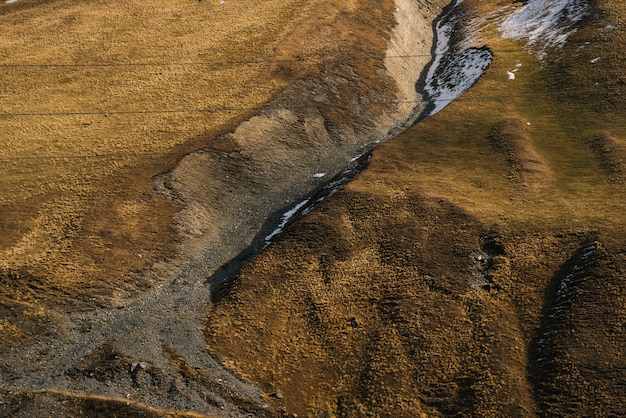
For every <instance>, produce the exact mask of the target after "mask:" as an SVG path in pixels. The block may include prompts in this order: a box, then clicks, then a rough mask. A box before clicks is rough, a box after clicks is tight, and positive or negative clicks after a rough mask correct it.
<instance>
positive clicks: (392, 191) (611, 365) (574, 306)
mask: <svg viewBox="0 0 626 418" xmlns="http://www.w3.org/2000/svg"><path fill="white" fill-rule="evenodd" d="M457 13H459V16H460V19H462V21H463V22H464V25H465V28H466V30H467V32H469V34H470V35H469V36H467V37H462V38H461V40H459V41H458V42H460V43H461V45H462V46H464V47H466V46H475V47H482V46H486V47H488V48H489V49H490V50H491V51H492V52H493V54H494V57H493V61H492V63H491V65H490V67H489V68H488V69H487V71H486V73H485V74H484V75H483V76H482V78H481V79H480V81H479V82H478V83H477V84H476V85H475V86H474V87H473V88H472V89H470V90H469V91H468V92H466V93H465V94H464V95H463V96H461V97H460V98H459V99H457V100H456V101H454V102H453V103H451V104H450V105H448V106H447V107H446V108H445V109H443V110H442V111H440V113H438V114H436V115H435V116H433V117H431V118H429V119H427V120H425V121H422V122H420V123H419V124H418V125H416V126H414V127H413V128H412V129H410V130H409V131H407V132H405V133H403V134H402V135H399V136H398V137H396V138H394V139H392V140H389V141H387V142H386V143H384V144H382V145H381V146H379V147H378V148H377V149H376V150H375V151H374V152H373V157H372V160H371V162H370V165H369V167H368V169H367V170H366V171H365V172H364V173H363V174H362V175H361V176H360V177H358V178H357V179H356V180H355V181H353V182H352V183H350V184H349V185H348V186H346V187H345V188H344V189H343V190H342V191H340V192H338V193H336V194H335V195H334V196H332V197H331V198H329V199H327V200H326V201H325V202H323V203H321V204H320V206H319V207H318V208H317V209H316V210H315V211H313V212H312V213H310V214H309V215H307V216H306V217H305V218H303V219H301V220H300V221H298V222H296V223H294V224H293V225H292V226H291V227H290V228H289V229H288V230H287V232H286V234H285V235H284V236H283V237H281V238H280V239H279V240H278V241H277V242H276V243H274V244H273V245H272V246H270V247H268V248H267V250H266V251H264V252H263V253H262V254H260V255H258V256H257V257H255V258H254V259H253V260H252V261H251V262H250V263H249V264H247V265H246V266H244V267H243V268H242V269H241V271H239V272H238V273H237V274H236V275H235V276H234V277H233V279H232V280H231V282H232V283H233V284H232V286H231V287H230V288H229V289H228V290H225V291H224V294H223V297H222V298H221V299H220V300H219V301H218V302H217V303H215V304H213V305H211V306H210V307H209V308H208V317H207V325H206V335H207V341H208V346H209V349H210V350H211V351H213V352H215V353H217V354H218V355H219V356H220V358H221V359H222V361H223V362H224V363H225V364H226V365H227V366H229V367H232V368H233V369H235V370H237V371H238V372H239V373H241V374H242V375H244V376H247V377H249V378H251V379H252V380H254V381H258V382H259V383H260V384H261V385H262V387H264V388H266V390H268V391H276V392H280V393H282V394H284V398H282V399H280V400H275V403H276V404H280V405H283V406H284V407H285V408H286V410H287V411H288V412H294V413H297V414H298V415H301V414H304V415H307V414H308V415H310V416H335V415H336V416H406V417H414V416H420V414H422V415H423V416H452V415H454V416H616V415H623V414H624V413H626V410H625V408H626V405H624V402H623V399H624V398H625V396H626V392H625V388H624V385H623V384H622V383H623V382H624V381H625V380H626V375H625V374H624V373H625V372H624V371H625V370H626V369H625V368H624V366H625V365H624V360H623V356H622V353H623V350H624V344H623V341H625V338H624V337H626V334H625V330H624V327H623V324H624V318H625V317H626V309H625V306H626V305H624V300H625V299H624V298H625V295H624V293H623V289H624V283H625V282H624V280H625V277H624V273H623V272H624V268H625V267H626V264H625V263H626V259H625V258H624V244H625V241H624V237H625V236H626V235H625V232H626V215H625V213H626V212H624V201H625V200H624V198H625V197H626V196H625V192H624V186H623V184H622V182H621V174H620V173H621V164H622V160H623V158H624V149H625V148H624V145H625V141H626V120H625V114H624V112H623V110H624V109H625V108H626V106H625V105H626V101H625V99H624V92H623V88H624V85H625V82H626V72H625V71H624V69H623V66H622V65H621V64H620V63H621V62H622V61H623V57H624V56H626V51H625V50H624V47H623V45H624V44H623V40H624V36H625V33H626V32H625V30H626V27H625V26H624V18H625V17H626V9H625V8H624V6H623V5H621V4H619V2H614V1H597V2H590V3H587V2H582V1H571V2H567V1H550V0H546V1H541V0H535V1H533V0H531V1H529V2H524V3H515V4H511V3H510V2H502V1H485V0H483V1H480V2H479V1H472V0H465V1H464V2H463V3H461V4H460V6H459V9H458V11H457ZM548 16H549V17H550V18H548ZM568 16H569V17H571V19H572V20H568ZM511 22H516V23H515V24H517V25H518V27H517V28H516V31H512V28H511V25H513V23H511ZM546 22H553V25H544V23H546ZM505 29H506V30H505ZM535 29H536V31H535ZM574 29H576V30H574ZM542 30H543V32H542ZM565 35H567V36H565ZM557 41H558V42H557Z"/></svg>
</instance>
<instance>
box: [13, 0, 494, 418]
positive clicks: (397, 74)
mask: <svg viewBox="0 0 626 418" xmlns="http://www.w3.org/2000/svg"><path fill="white" fill-rule="evenodd" d="M387 3H389V2H387ZM387 3H385V4H387ZM446 5H447V3H446V2H445V1H443V0H396V2H395V12H394V14H393V17H394V18H395V23H393V24H392V25H391V31H390V32H384V31H382V34H380V36H379V37H380V38H381V39H382V37H383V34H385V33H386V36H389V39H386V40H385V41H386V42H387V49H386V53H385V55H382V54H381V55H380V56H376V54H364V53H363V51H349V50H347V51H342V55H340V56H332V57H330V58H329V59H328V60H327V61H326V62H323V63H320V65H319V67H318V68H317V69H316V73H313V72H304V73H303V74H304V76H299V77H295V78H294V81H293V82H292V83H291V84H290V85H289V86H288V87H287V88H285V89H284V90H283V91H282V92H280V93H279V94H278V95H277V96H276V97H275V98H274V99H272V100H271V101H270V102H268V103H267V104H266V105H265V106H264V107H263V108H262V110H261V111H260V112H259V113H258V114H256V115H254V116H252V117H250V118H249V119H248V120H246V121H245V122H243V123H241V124H240V125H239V126H237V128H236V129H234V130H233V131H232V132H226V133H223V134H222V135H220V136H218V137H216V138H214V139H213V141H212V143H211V144H212V145H211V146H209V147H207V148H204V149H201V150H197V151H195V152H193V153H191V154H189V155H187V156H185V157H184V158H182V159H181V160H180V162H179V164H178V165H177V167H176V168H175V169H173V170H171V171H169V172H167V173H164V174H162V175H161V176H158V177H157V178H156V179H155V182H156V187H157V188H158V189H159V191H160V192H161V193H162V194H163V195H164V196H166V197H167V198H169V199H173V200H175V201H177V202H178V203H181V206H182V210H181V211H180V212H179V213H178V215H177V227H178V228H179V229H180V230H181V231H182V236H183V239H182V240H181V243H180V248H179V253H180V254H181V256H180V257H178V258H177V259H175V260H174V261H171V262H169V263H167V265H161V266H159V267H158V268H155V269H154V270H153V271H151V273H150V274H152V275H155V276H156V275H164V276H165V278H163V277H161V278H158V279H156V280H155V281H156V282H157V283H159V284H158V285H156V286H154V287H153V288H151V289H148V290H147V291H146V292H145V293H143V294H141V295H140V296H138V297H135V298H132V299H130V300H120V301H119V302H118V303H117V306H115V307H113V308H99V309H95V310H91V311H87V312H78V313H74V314H71V315H70V317H69V319H64V318H59V320H58V322H57V325H56V328H55V329H54V330H52V331H51V332H49V333H46V334H45V335H41V336H40V337H39V338H37V339H35V340H34V341H33V342H32V344H31V345H30V346H28V347H19V348H15V349H13V350H12V351H11V353H9V355H8V356H7V357H6V358H5V359H4V362H5V364H4V366H3V370H5V371H7V372H6V375H5V376H4V378H3V383H2V386H3V388H2V389H3V390H4V391H24V393H28V394H29V395H28V397H27V398H24V400H23V403H22V405H21V406H20V408H21V409H19V410H20V411H21V412H20V413H22V414H25V415H24V416H27V415H28V414H29V411H30V412H33V411H36V410H40V409H42V408H43V409H44V410H48V411H50V412H51V413H52V412H54V411H62V410H63V406H62V405H61V404H62V403H63V402H62V401H63V400H67V399H77V398H80V399H83V398H85V397H88V395H85V394H93V396H96V397H99V398H98V399H99V401H100V402H103V403H105V404H106V402H109V401H110V402H112V403H113V404H115V405H116V406H115V407H116V408H121V409H120V411H123V410H124V408H131V409H132V408H137V410H144V409H142V408H144V407H143V406H142V405H148V406H149V407H153V408H159V409H166V410H178V411H194V412H197V413H202V414H212V415H228V416H248V415H249V414H252V415H255V416H262V415H268V416H270V415H273V414H275V413H278V412H277V411H274V410H273V409H272V406H271V405H270V404H269V403H268V396H269V394H267V393H264V392H263V391H262V390H261V389H260V388H259V387H257V386H255V385H254V383H252V382H249V381H246V380H244V379H242V378H240V377H238V376H235V375H233V373H231V372H229V371H228V370H227V369H226V368H224V366H223V365H222V364H220V362H219V361H218V360H216V358H215V357H213V356H212V355H211V354H210V353H208V352H207V351H206V349H205V346H206V341H205V336H204V334H203V330H202V327H203V321H204V315H205V308H206V305H207V304H208V303H209V302H210V300H211V298H215V297H216V294H215V293H216V289H219V288H220V287H221V285H222V284H223V283H222V282H223V281H224V280H225V279H227V278H228V277H229V275H230V274H231V273H233V272H234V271H235V270H236V269H237V268H238V267H239V266H240V265H242V264H243V263H244V262H245V261H246V259H247V258H248V257H249V256H250V255H251V254H253V253H254V252H255V251H258V250H260V249H261V248H263V246H264V245H266V244H267V243H268V242H269V239H271V238H272V237H273V236H274V235H275V234H276V233H277V232H280V230H281V229H282V228H283V227H284V226H285V224H286V223H287V222H288V221H289V220H290V218H292V217H296V216H299V215H300V214H302V213H303V212H306V211H307V210H308V207H309V206H310V204H311V203H315V202H316V201H318V200H320V199H321V198H323V196H324V195H325V194H327V193H330V192H332V190H333V188H335V187H337V186H340V185H341V184H342V182H345V181H347V180H349V178H350V173H351V172H354V171H355V169H356V168H358V164H356V163H360V162H363V161H365V160H366V159H367V153H368V152H369V151H370V150H371V149H372V148H373V147H374V146H375V145H376V144H377V143H379V142H381V141H384V140H386V139H388V138H390V137H393V136H395V135H397V134H398V133H400V132H402V131H403V130H405V129H406V128H407V127H409V126H411V125H412V124H414V123H415V122H416V120H417V119H418V118H419V117H420V116H422V117H423V116H427V115H428V114H429V112H431V111H432V109H433V108H435V110H438V109H439V108H441V101H447V102H449V101H450V100H452V98H453V97H452V96H451V95H452V94H460V93H461V92H462V91H463V88H467V87H469V86H470V85H471V84H472V83H473V82H474V81H476V79H477V78H478V77H479V76H480V72H476V70H475V68H478V67H479V68H482V70H484V69H485V68H486V67H487V66H488V65H489V60H490V58H491V56H490V53H489V52H488V51H486V50H482V49H475V48H474V45H471V42H469V41H468V40H467V39H457V38H455V39H454V42H457V44H455V45H452V46H449V47H448V46H447V43H449V42H450V33H452V32H453V31H455V30H456V29H457V27H455V25H457V26H459V25H461V23H462V19H455V18H454V16H455V15H454V13H455V10H454V8H453V7H452V6H451V5H449V6H448V8H447V9H445V12H444V14H443V15H442V18H441V22H440V24H439V26H437V27H438V30H437V31H436V32H437V33H438V35H439V39H438V41H439V42H438V43H437V44H436V46H434V47H433V45H434V42H435V41H436V40H435V39H434V33H433V32H434V30H433V29H434V27H435V26H434V24H433V22H434V21H436V20H435V19H436V17H437V16H438V15H440V14H441V13H442V9H443V8H444V6H446ZM363 12H364V11H363V10H361V11H360V13H363ZM386 12H387V13H390V11H386ZM358 23H359V22H358V19H356V18H355V19H354V21H352V22H348V23H344V25H346V27H347V29H346V30H349V29H350V28H351V26H350V25H355V28H356V27H357V26H356V25H358ZM344 29H345V28H344ZM355 30H356V29H355ZM360 30H363V28H360ZM350 33H352V32H350ZM431 53H436V54H439V55H438V56H437V57H436V59H433V58H434V57H433V56H432V54H431ZM445 54H448V55H447V56H444V55H445ZM460 54H461V55H462V57H463V59H461V60H458V59H455V58H454V57H455V56H456V57H458V56H459V55H460ZM468 57H469V58H468ZM472 57H473V58H472ZM277 62H278V64H275V66H276V68H274V71H275V72H276V73H281V72H284V71H291V70H292V69H289V68H283V67H284V66H285V65H287V64H281V63H280V61H277ZM430 62H433V63H435V64H433V65H434V67H433V68H431V69H430V71H428V73H427V72H426V69H427V68H428V64H429V63H430ZM468 62H469V63H470V64H471V65H472V68H474V70H472V71H471V74H469V73H468V72H467V71H465V72H464V68H465V66H466V65H467V63H468ZM440 67H441V68H440ZM296 72H297V70H296ZM450 74H454V75H455V77H457V78H453V79H450V78H449V76H450ZM458 74H461V76H459V75H458ZM463 75H465V76H463ZM420 77H421V78H420ZM437 79H439V81H438V82H437V81H436V80H437ZM468 80H469V81H468ZM454 82H458V83H459V85H463V86H464V87H463V88H461V89H459V88H456V89H455V88H454V86H452V85H451V83H454ZM416 86H418V87H417V89H416ZM441 86H445V88H443V87H441ZM425 89H428V95H426V96H428V97H425V95H424V93H423V92H424V90H425ZM444 94H445V95H446V96H445V97H443V98H442V95H444ZM437 100H439V102H437V104H436V105H435V104H433V103H435V101H437ZM429 104H430V107H429ZM268 144H269V145H268ZM355 164H356V165H355ZM346 167H348V169H347V170H348V171H345V170H346ZM320 193H321V194H320ZM207 220H210V222H209V221H207ZM260 303H263V302H262V301H260ZM8 370H13V371H19V372H12V373H10V372H8ZM5 371H3V374H5ZM89 396H91V395H89ZM106 405H109V407H111V404H106ZM131 409H128V410H127V411H126V412H125V413H128V414H131V415H132V413H133V412H132V411H131ZM129 411H130V412H129ZM133 411H134V409H133Z"/></svg>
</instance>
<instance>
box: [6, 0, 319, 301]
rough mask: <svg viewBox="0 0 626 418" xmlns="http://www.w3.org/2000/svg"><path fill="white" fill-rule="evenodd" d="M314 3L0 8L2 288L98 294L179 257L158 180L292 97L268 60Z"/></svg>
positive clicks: (26, 5)
mask: <svg viewBox="0 0 626 418" xmlns="http://www.w3.org/2000/svg"><path fill="white" fill-rule="evenodd" d="M314 3H315V2H313V1H282V0H281V1H275V2H274V1H272V2H264V3H263V4H260V3H259V4H257V3H253V2H246V1H237V0H235V1H228V2H225V3H224V4H219V3H218V2H217V1H215V2H212V1H211V2H210V1H205V2H197V1H177V2H168V3H167V4H165V3H159V2H153V3H151V2H134V1H120V2H90V3H89V5H88V6H86V5H85V4H84V3H76V2H69V1H51V2H48V1H39V2H37V1H30V0H25V1H19V2H16V3H13V4H2V5H0V13H1V15H0V16H1V19H2V32H3V35H2V39H1V40H0V57H2V58H0V71H1V74H2V79H1V80H2V82H1V84H0V89H1V91H0V124H1V127H2V134H1V135H0V160H1V161H2V164H1V165H0V170H1V172H0V211H1V213H2V214H1V216H0V230H1V231H2V234H0V269H1V270H2V272H3V273H2V275H3V277H5V276H6V275H7V274H9V275H13V276H16V275H17V276H20V275H22V276H34V277H38V278H39V280H41V281H43V283H40V284H39V286H41V287H43V288H47V291H46V292H44V293H49V295H48V296H50V297H51V298H52V299H55V298H56V299H59V298H60V297H61V295H64V294H65V295H68V294H73V293H76V292H75V291H76V290H78V291H79V292H78V293H81V291H82V290H84V288H85V287H87V288H93V289H95V290H92V293H93V292H95V294H96V295H97V294H98V293H102V292H104V293H110V291H109V290H101V291H100V292H99V291H98V289H99V288H100V289H103V288H104V289H106V288H110V287H111V286H117V287H121V288H123V287H125V286H126V285H127V283H126V282H131V284H132V286H131V287H135V284H134V283H132V282H133V278H134V277H129V276H128V275H129V274H130V276H133V274H132V271H142V270H143V269H146V268H149V266H150V265H152V264H153V263H155V262H156V261H157V260H163V259H164V258H167V257H168V256H171V255H172V252H173V251H174V245H173V244H174V241H175V240H176V231H174V230H172V215H173V213H174V212H175V211H176V210H177V208H176V206H175V205H174V204H172V203H171V202H169V201H166V200H164V199H161V198H159V197H158V196H156V195H155V194H154V193H153V190H152V189H153V184H152V177H153V176H154V175H157V174H159V173H161V172H163V171H165V170H167V169H170V168H171V167H173V166H174V164H175V163H176V162H177V161H178V160H179V159H180V158H181V157H182V155H184V154H185V153H187V152H189V151H191V150H193V149H197V148H199V147H201V146H203V144H205V143H206V141H207V140H208V139H209V138H210V137H211V136H212V135H214V134H215V133H217V132H218V131H219V130H222V129H226V128H228V127H229V126H233V122H234V121H237V120H241V119H242V118H243V117H244V116H245V115H248V114H250V113H252V112H254V111H255V110H254V109H256V108H258V107H259V106H261V105H263V104H264V103H265V102H266V101H267V100H268V99H269V98H270V97H271V96H272V95H273V94H275V93H276V92H277V91H278V90H279V89H280V88H282V87H283V86H284V85H285V79H281V78H277V77H271V76H270V72H269V69H270V67H271V66H272V64H271V62H270V61H271V60H272V59H273V56H274V53H275V49H276V46H277V43H278V42H279V40H280V39H282V37H284V36H285V34H287V33H288V32H289V31H290V30H292V29H293V28H294V26H296V25H297V22H298V20H299V19H302V18H303V17H305V16H307V13H309V12H310V8H311V6H312V5H313V4H314ZM286 58H287V59H289V58H291V57H286ZM123 263H126V264H127V265H122V264H123ZM129 272H131V273H129ZM123 275H126V277H122V278H121V279H120V276H123ZM134 276H138V275H137V274H135V275H134ZM5 280H6V279H3V281H5ZM137 280H141V279H139V278H137ZM140 287H141V284H140ZM52 289H54V290H52ZM81 289H82V290H81ZM5 291H6V290H5ZM27 292H28V291H27ZM35 293H37V292H35ZM14 296H15V295H14ZM23 296H24V297H27V296H26V295H23ZM15 297H19V296H15ZM34 297H42V295H41V294H40V295H36V296H34ZM44 297H45V296H44Z"/></svg>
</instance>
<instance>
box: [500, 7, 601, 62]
mask: <svg viewBox="0 0 626 418" xmlns="http://www.w3.org/2000/svg"><path fill="white" fill-rule="evenodd" d="M590 11H591V7H590V5H589V0H530V1H529V2H528V3H526V4H524V5H523V6H521V7H519V9H518V10H516V11H514V12H512V13H511V14H510V15H509V16H508V17H506V18H505V19H504V21H503V22H502V23H501V24H500V30H501V31H502V35H503V36H504V37H506V38H511V39H527V42H528V46H529V47H530V48H531V49H533V50H535V51H536V53H537V55H538V56H539V58H544V57H545V55H546V52H547V50H548V49H550V48H558V47H562V46H563V45H564V44H565V42H566V41H567V38H568V37H569V36H570V35H571V34H573V33H574V32H576V24H577V23H578V22H580V21H581V20H582V19H583V18H584V17H585V16H587V15H588V14H589V12H590Z"/></svg>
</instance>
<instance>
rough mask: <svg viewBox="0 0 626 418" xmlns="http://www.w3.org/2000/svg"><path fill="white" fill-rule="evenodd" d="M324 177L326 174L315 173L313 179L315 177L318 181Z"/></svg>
mask: <svg viewBox="0 0 626 418" xmlns="http://www.w3.org/2000/svg"><path fill="white" fill-rule="evenodd" d="M325 175H326V173H315V174H313V177H315V178H316V179H320V178H322V177H324V176H325Z"/></svg>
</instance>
